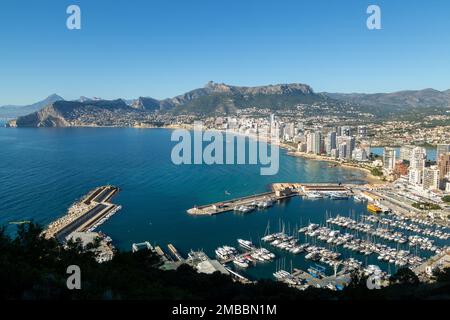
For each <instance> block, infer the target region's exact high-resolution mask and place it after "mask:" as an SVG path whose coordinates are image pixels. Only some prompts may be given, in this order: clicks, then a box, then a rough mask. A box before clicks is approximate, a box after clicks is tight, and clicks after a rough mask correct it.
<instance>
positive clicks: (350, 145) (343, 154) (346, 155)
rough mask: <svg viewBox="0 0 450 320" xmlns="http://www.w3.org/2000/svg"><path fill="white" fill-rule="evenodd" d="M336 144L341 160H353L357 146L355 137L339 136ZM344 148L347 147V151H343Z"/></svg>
mask: <svg viewBox="0 0 450 320" xmlns="http://www.w3.org/2000/svg"><path fill="white" fill-rule="evenodd" d="M336 144H337V149H338V150H339V158H340V159H346V160H351V159H352V153H353V150H354V149H355V145H356V140H355V137H348V136H339V137H337V138H336ZM343 146H345V151H341V149H342V148H343Z"/></svg>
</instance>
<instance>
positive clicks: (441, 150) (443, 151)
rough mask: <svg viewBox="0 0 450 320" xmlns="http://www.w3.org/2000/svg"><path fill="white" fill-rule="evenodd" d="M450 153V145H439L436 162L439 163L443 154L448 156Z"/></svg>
mask: <svg viewBox="0 0 450 320" xmlns="http://www.w3.org/2000/svg"><path fill="white" fill-rule="evenodd" d="M449 152H450V144H438V145H437V148H436V161H439V158H440V156H441V154H444V155H446V154H448V153H449ZM438 165H439V164H438Z"/></svg>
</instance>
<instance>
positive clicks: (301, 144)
mask: <svg viewBox="0 0 450 320" xmlns="http://www.w3.org/2000/svg"><path fill="white" fill-rule="evenodd" d="M297 150H298V151H299V152H307V144H306V142H299V144H298V146H297Z"/></svg>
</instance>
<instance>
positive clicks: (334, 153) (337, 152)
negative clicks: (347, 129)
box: [330, 149, 339, 159]
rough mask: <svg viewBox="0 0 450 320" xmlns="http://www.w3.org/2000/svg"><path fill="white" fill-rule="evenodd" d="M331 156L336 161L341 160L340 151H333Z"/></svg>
mask: <svg viewBox="0 0 450 320" xmlns="http://www.w3.org/2000/svg"><path fill="white" fill-rule="evenodd" d="M330 155H331V156H332V157H333V158H335V159H337V158H339V150H337V149H331V152H330Z"/></svg>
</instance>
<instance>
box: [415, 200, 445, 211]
mask: <svg viewBox="0 0 450 320" xmlns="http://www.w3.org/2000/svg"><path fill="white" fill-rule="evenodd" d="M412 206H413V207H414V208H416V209H420V210H440V209H441V207H440V206H438V205H437V204H434V203H428V202H416V203H413V204H412Z"/></svg>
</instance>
